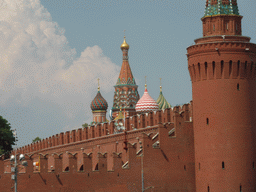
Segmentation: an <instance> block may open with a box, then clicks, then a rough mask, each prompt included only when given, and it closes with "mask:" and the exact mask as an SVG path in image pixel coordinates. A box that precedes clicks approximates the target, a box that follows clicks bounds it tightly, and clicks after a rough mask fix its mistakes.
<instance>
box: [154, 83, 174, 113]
mask: <svg viewBox="0 0 256 192" xmlns="http://www.w3.org/2000/svg"><path fill="white" fill-rule="evenodd" d="M156 102H157V104H158V106H159V109H161V110H162V109H167V108H171V105H170V103H168V102H167V100H166V99H165V98H164V95H163V93H162V87H160V95H159V97H158V99H157V101H156Z"/></svg>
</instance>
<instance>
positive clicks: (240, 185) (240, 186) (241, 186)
mask: <svg viewBox="0 0 256 192" xmlns="http://www.w3.org/2000/svg"><path fill="white" fill-rule="evenodd" d="M240 192H242V185H241V184H240Z"/></svg>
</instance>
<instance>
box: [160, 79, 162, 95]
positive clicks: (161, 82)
mask: <svg viewBox="0 0 256 192" xmlns="http://www.w3.org/2000/svg"><path fill="white" fill-rule="evenodd" d="M160 92H162V78H160Z"/></svg>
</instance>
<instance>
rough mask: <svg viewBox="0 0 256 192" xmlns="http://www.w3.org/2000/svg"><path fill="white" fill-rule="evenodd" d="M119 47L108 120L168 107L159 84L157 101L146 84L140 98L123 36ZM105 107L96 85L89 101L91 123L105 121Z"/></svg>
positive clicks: (106, 106) (104, 101)
mask: <svg viewBox="0 0 256 192" xmlns="http://www.w3.org/2000/svg"><path fill="white" fill-rule="evenodd" d="M120 48H121V50H122V53H123V63H122V67H121V71H120V74H119V77H118V79H117V83H116V85H115V86H114V88H115V92H114V102H113V107H112V109H111V110H110V120H118V119H123V118H124V117H128V116H133V115H136V114H141V113H146V112H150V111H157V110H159V109H160V110H164V109H167V108H170V107H171V105H170V104H169V103H168V102H167V101H166V99H165V98H164V96H163V93H162V86H160V95H159V97H158V99H157V101H155V100H154V99H153V98H152V97H151V96H150V95H149V93H148V90H147V85H146V84H145V91H144V94H143V96H142V97H141V98H140V96H139V92H138V90H137V88H138V86H137V85H136V82H135V79H134V77H133V75H132V71H131V67H130V65H129V61H128V50H129V48H130V47H129V45H128V44H127V43H126V38H125V36H124V41H123V43H122V44H121V46H120ZM107 108H108V103H107V101H106V100H105V99H104V98H103V97H102V95H101V93H100V87H98V93H97V95H96V97H95V98H94V99H93V101H92V102H91V109H92V113H93V122H92V123H91V124H96V123H103V122H106V121H107V119H106V113H107Z"/></svg>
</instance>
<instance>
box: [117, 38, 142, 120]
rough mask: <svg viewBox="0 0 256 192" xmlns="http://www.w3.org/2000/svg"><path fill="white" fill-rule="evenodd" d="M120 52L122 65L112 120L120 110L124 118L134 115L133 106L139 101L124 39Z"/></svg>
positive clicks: (127, 47)
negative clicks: (123, 113)
mask: <svg viewBox="0 0 256 192" xmlns="http://www.w3.org/2000/svg"><path fill="white" fill-rule="evenodd" d="M120 48H121V50H122V52H123V63H122V67H121V71H120V74H119V77H118V79H117V83H116V85H115V86H114V87H115V93H114V102H113V107H112V112H113V118H115V117H117V116H118V113H119V111H120V108H122V109H125V113H126V114H125V116H126V117H127V116H128V115H129V116H132V115H135V114H136V112H135V105H136V103H137V101H138V100H139V98H140V96H139V93H138V91H137V88H138V86H137V85H136V82H135V79H134V78H133V75H132V71H131V68H130V65H129V62H128V50H129V45H128V44H127V43H126V39H125V37H124V42H123V44H122V45H121V47H120Z"/></svg>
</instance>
